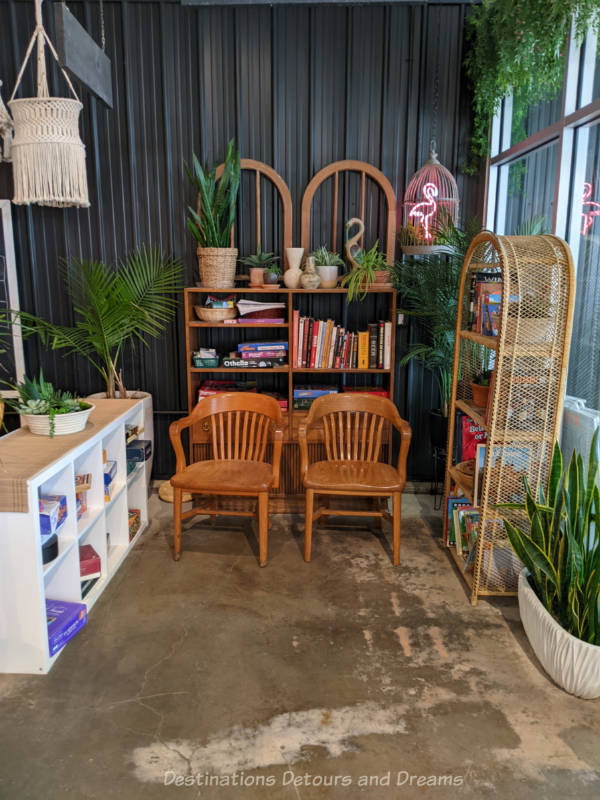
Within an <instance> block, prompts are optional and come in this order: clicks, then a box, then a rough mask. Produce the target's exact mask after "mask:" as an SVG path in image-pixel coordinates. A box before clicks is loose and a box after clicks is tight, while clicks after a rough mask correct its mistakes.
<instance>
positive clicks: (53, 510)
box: [38, 462, 116, 536]
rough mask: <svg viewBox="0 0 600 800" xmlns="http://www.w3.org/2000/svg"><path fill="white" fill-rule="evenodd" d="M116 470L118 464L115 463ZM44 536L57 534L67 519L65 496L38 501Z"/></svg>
mask: <svg viewBox="0 0 600 800" xmlns="http://www.w3.org/2000/svg"><path fill="white" fill-rule="evenodd" d="M115 469H116V462H115ZM38 511H39V514H40V531H41V533H42V536H44V535H45V536H50V535H52V534H53V533H56V532H57V531H58V529H59V528H60V527H61V525H62V524H63V523H64V521H65V520H66V518H67V497H66V495H64V494H42V495H40V497H39V500H38Z"/></svg>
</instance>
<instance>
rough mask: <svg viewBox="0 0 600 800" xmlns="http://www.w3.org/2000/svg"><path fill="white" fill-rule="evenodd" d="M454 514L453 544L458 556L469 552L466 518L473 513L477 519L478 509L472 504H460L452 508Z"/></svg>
mask: <svg viewBox="0 0 600 800" xmlns="http://www.w3.org/2000/svg"><path fill="white" fill-rule="evenodd" d="M452 513H453V516H454V533H455V537H454V538H455V544H456V552H457V554H458V555H459V556H461V557H462V556H463V555H466V554H468V553H469V539H468V533H467V520H468V518H469V515H473V514H474V515H475V516H476V518H477V520H479V510H478V509H477V508H475V507H474V506H462V507H458V508H456V507H455V508H454V510H453V512H452Z"/></svg>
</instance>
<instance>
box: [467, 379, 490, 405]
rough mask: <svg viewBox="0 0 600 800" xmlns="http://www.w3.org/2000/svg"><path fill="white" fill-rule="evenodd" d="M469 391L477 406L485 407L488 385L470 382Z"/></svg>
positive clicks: (488, 390)
mask: <svg viewBox="0 0 600 800" xmlns="http://www.w3.org/2000/svg"><path fill="white" fill-rule="evenodd" d="M471 392H472V393H473V403H474V404H475V405H476V406H477V408H486V407H487V401H488V395H489V393H490V387H489V386H481V384H479V383H473V382H471Z"/></svg>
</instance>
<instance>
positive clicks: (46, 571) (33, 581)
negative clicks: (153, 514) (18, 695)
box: [0, 399, 148, 674]
mask: <svg viewBox="0 0 600 800" xmlns="http://www.w3.org/2000/svg"><path fill="white" fill-rule="evenodd" d="M94 404H95V406H96V408H95V409H94V411H93V412H92V414H91V415H90V418H89V421H88V424H87V425H86V428H85V430H84V431H82V432H81V433H76V434H70V435H67V436H60V437H54V438H52V439H50V438H48V437H43V436H36V435H34V434H32V433H30V432H29V431H28V430H26V429H20V430H18V431H14V432H13V433H10V434H8V435H6V436H4V437H2V438H1V439H0V542H1V546H2V553H1V557H0V672H20V673H33V674H45V673H47V672H48V671H49V670H50V669H51V667H52V665H53V664H54V661H55V660H56V658H58V656H59V655H60V653H61V652H62V650H59V652H58V653H57V654H56V655H55V656H53V657H51V656H50V651H49V646H48V628H47V623H46V598H49V599H52V600H65V601H70V602H83V603H85V604H86V606H87V609H88V612H89V611H90V609H91V608H92V606H93V605H94V603H95V602H96V600H97V599H98V597H100V595H101V594H102V592H103V591H104V589H105V588H106V587H107V586H108V583H109V582H110V580H111V578H112V576H113V575H114V574H115V572H116V571H117V569H118V568H119V566H120V565H121V563H122V562H123V559H124V558H125V557H126V556H127V554H128V553H129V552H130V550H131V548H132V547H133V546H134V545H135V543H136V541H137V540H138V538H139V537H140V535H141V534H142V531H143V530H144V528H145V527H146V526H147V524H148V490H147V485H146V480H145V468H144V464H140V465H139V466H138V467H136V469H134V471H133V472H132V473H131V474H130V475H129V476H128V475H127V463H126V456H125V437H126V432H125V426H126V425H137V426H139V427H140V428H141V427H142V426H143V424H144V411H143V406H142V401H141V400H106V399H105V400H99V399H96V400H94ZM103 451H106V455H107V458H108V459H111V460H115V461H116V462H117V472H116V475H115V478H114V479H113V483H112V492H111V497H110V501H109V502H106V501H105V499H104V474H103V472H104V469H103V461H102V454H103ZM82 473H83V474H85V473H90V474H91V476H92V486H91V489H90V490H88V493H87V506H88V508H87V511H86V513H85V514H83V516H82V517H81V518H80V519H79V520H78V519H77V513H76V498H75V475H76V474H82ZM42 494H61V495H65V496H66V498H67V518H66V520H65V521H64V522H63V524H62V525H61V527H60V528H59V530H58V547H59V552H58V555H57V557H56V558H55V559H54V560H53V561H51V562H50V563H48V564H42V549H41V534H40V522H39V513H38V498H39V497H40V495H42ZM129 509H138V510H139V511H140V516H141V525H140V529H139V531H138V533H137V534H136V536H135V537H134V539H133V540H132V541H129V524H128V510H129ZM86 543H87V544H91V545H92V547H93V548H94V550H95V551H96V552H97V553H98V555H99V556H100V562H101V573H102V574H101V577H100V578H99V579H98V581H97V583H96V584H94V586H93V587H92V589H91V590H90V592H89V594H87V595H86V597H85V598H84V599H83V600H82V598H81V580H82V579H81V576H80V570H79V545H81V544H86ZM68 646H69V644H68V643H67V645H66V647H68ZM63 650H64V648H63Z"/></svg>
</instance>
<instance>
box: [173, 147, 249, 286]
mask: <svg viewBox="0 0 600 800" xmlns="http://www.w3.org/2000/svg"><path fill="white" fill-rule="evenodd" d="M217 166H218V164H215V165H214V167H213V168H212V170H211V171H210V172H208V168H205V167H202V165H201V164H200V162H199V161H198V158H197V157H196V155H195V154H194V155H193V160H192V169H190V168H189V167H188V166H187V165H186V171H187V175H188V178H189V179H190V182H191V183H192V184H193V185H194V186H195V187H196V188H197V190H198V211H197V212H196V211H194V209H193V208H189V216H188V218H187V227H188V230H189V231H190V233H191V234H192V236H193V237H194V238H195V239H196V241H197V242H198V250H197V253H198V270H199V272H200V280H201V281H202V283H203V285H204V286H207V287H210V288H214V289H228V288H230V287H232V286H233V285H234V284H235V267H236V262H237V256H238V251H237V248H236V247H231V246H230V244H231V229H232V227H233V222H234V219H235V207H236V202H237V196H238V192H239V188H240V156H239V153H238V151H237V150H236V149H235V147H234V142H233V139H232V140H231V141H230V142H229V144H228V145H227V151H226V153H225V162H224V169H223V174H222V175H221V177H220V178H219V179H218V180H217V177H216V172H217Z"/></svg>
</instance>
